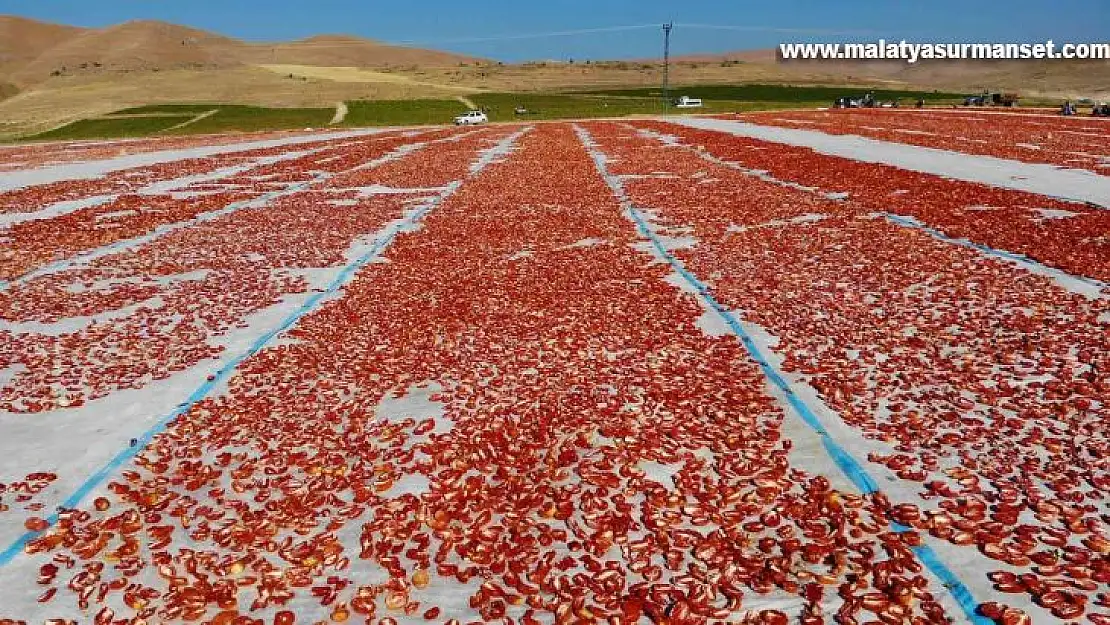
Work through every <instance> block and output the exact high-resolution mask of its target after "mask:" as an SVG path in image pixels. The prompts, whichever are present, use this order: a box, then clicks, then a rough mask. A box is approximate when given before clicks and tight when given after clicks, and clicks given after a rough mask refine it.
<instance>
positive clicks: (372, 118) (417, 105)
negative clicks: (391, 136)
mask: <svg viewBox="0 0 1110 625" xmlns="http://www.w3.org/2000/svg"><path fill="white" fill-rule="evenodd" d="M347 108H348V112H347V119H346V120H345V121H344V122H343V125H344V126H355V127H358V126H416V125H422V124H449V123H451V120H452V118H454V117H455V116H456V115H459V114H460V113H465V112H466V105H465V104H463V103H461V102H459V101H458V100H356V101H354V102H348V103H347Z"/></svg>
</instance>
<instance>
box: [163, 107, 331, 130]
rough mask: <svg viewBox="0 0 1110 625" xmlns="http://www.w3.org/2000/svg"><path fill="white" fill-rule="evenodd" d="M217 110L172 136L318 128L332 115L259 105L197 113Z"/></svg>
mask: <svg viewBox="0 0 1110 625" xmlns="http://www.w3.org/2000/svg"><path fill="white" fill-rule="evenodd" d="M213 108H218V109H219V112H218V113H216V114H214V115H211V116H209V117H205V118H204V119H202V120H200V121H198V122H196V123H195V124H189V125H188V126H185V127H182V128H180V129H178V130H174V131H171V132H172V134H175V135H178V134H186V135H196V134H210V133H216V132H256V131H260V130H298V129H301V128H321V127H325V126H327V125H328V123H329V122H331V119H332V117H333V116H334V115H335V109H332V108H288V109H287V108H263V107H260V106H242V105H223V106H219V107H208V108H205V109H203V110H201V111H200V112H201V113H203V112H205V111H210V110H212V109H213Z"/></svg>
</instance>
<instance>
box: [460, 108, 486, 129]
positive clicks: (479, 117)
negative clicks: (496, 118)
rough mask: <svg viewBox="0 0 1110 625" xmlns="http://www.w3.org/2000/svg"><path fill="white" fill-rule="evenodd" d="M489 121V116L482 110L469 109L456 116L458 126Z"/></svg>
mask: <svg viewBox="0 0 1110 625" xmlns="http://www.w3.org/2000/svg"><path fill="white" fill-rule="evenodd" d="M488 122H489V117H487V116H486V114H485V113H483V112H482V111H467V112H466V113H463V114H462V115H459V116H458V117H456V118H455V125H456V126H473V125H475V124H485V123H488Z"/></svg>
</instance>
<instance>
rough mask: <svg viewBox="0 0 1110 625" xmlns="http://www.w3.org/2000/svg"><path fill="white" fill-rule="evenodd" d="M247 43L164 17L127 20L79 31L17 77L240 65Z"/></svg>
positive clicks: (26, 80) (35, 79)
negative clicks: (240, 51)
mask: <svg viewBox="0 0 1110 625" xmlns="http://www.w3.org/2000/svg"><path fill="white" fill-rule="evenodd" d="M242 47H243V44H242V43H240V42H238V41H236V40H234V39H229V38H227V37H221V36H219V35H214V34H212V33H207V32H204V31H201V30H196V29H192V28H186V27H184V26H177V25H174V24H166V23H163V22H147V21H141V22H127V23H125V24H120V25H118V26H112V27H109V28H103V29H99V28H98V29H87V30H83V31H80V32H78V33H75V34H74V35H72V36H70V37H68V38H66V39H65V40H64V41H62V42H60V43H58V44H57V45H55V46H52V47H50V48H48V49H47V50H45V51H43V52H42V53H40V54H39V55H38V56H37V57H36V58H34V59H33V60H31V61H30V62H28V63H26V64H24V65H23V66H22V67H19V68H18V69H16V70H15V71H14V73H13V78H15V82H17V83H20V84H34V83H37V82H41V81H43V80H45V79H47V78H49V77H50V76H52V75H58V74H81V73H97V72H125V71H153V70H169V69H181V68H196V69H205V68H218V67H230V66H234V65H239V64H240V63H241V62H240V61H239V60H238V59H237V58H236V57H237V51H238V50H240V49H241V48H242Z"/></svg>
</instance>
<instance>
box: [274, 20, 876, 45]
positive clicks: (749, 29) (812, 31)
mask: <svg viewBox="0 0 1110 625" xmlns="http://www.w3.org/2000/svg"><path fill="white" fill-rule="evenodd" d="M674 25H676V26H681V27H682V28H688V29H695V30H722V31H732V32H745V33H755V32H765V33H780V34H793V35H831V36H837V35H839V36H866V35H875V34H877V33H876V32H875V31H868V30H834V29H823V28H778V27H774V26H732V25H728V24H696V23H686V22H677V23H674ZM656 28H659V24H629V25H625V26H603V27H599V28H576V29H571V30H555V31H550V32H542V33H515V34H502V35H488V36H482V37H455V38H446V39H402V40H397V41H386V40H378V39H374V40H371V41H372V43H377V44H380V45H391V46H399V47H412V46H434V45H444V44H454V43H491V42H497V41H522V40H529V39H548V38H555V37H574V36H577V35H592V34H604V33H615V32H627V31H635V30H649V29H656ZM366 43H367V42H365V41H352V40H342V39H340V40H334V41H305V40H301V41H290V42H277V43H276V44H275V43H266V42H258V44H256V45H262V46H270V45H283V46H284V45H295V46H297V47H328V48H334V47H342V46H345V45H352V46H358V45H365V44H366Z"/></svg>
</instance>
